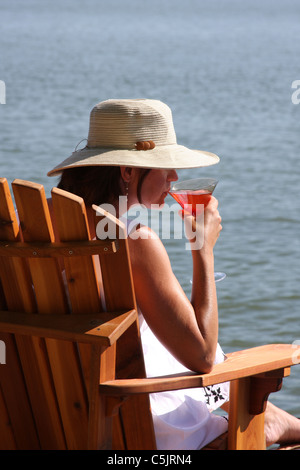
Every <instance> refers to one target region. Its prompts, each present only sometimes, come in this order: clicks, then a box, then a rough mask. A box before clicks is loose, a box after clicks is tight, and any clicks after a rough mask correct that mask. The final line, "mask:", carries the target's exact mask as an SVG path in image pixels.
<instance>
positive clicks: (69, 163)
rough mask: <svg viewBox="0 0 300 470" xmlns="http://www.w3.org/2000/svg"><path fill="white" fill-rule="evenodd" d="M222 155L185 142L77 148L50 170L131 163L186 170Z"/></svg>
mask: <svg viewBox="0 0 300 470" xmlns="http://www.w3.org/2000/svg"><path fill="white" fill-rule="evenodd" d="M219 160H220V159H219V157H218V156H217V155H215V154H214V153H210V152H206V151H203V150H191V149H188V148H187V147H185V146H183V145H177V144H172V145H160V146H156V147H155V148H154V149H152V150H137V149H120V148H119V149H114V148H88V147H85V148H84V149H82V150H77V151H75V152H73V153H72V155H71V156H70V157H69V158H67V159H66V160H64V161H63V162H62V163H60V164H59V165H57V166H56V167H54V168H53V169H52V170H50V171H49V172H48V176H57V175H59V174H60V173H61V172H62V171H63V170H66V169H68V168H77V167H84V166H128V167H137V168H153V169H155V168H160V169H178V170H179V169H184V168H197V167H206V166H210V165H215V164H216V163H218V162H219Z"/></svg>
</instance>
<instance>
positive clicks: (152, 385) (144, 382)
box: [100, 344, 300, 395]
mask: <svg viewBox="0 0 300 470" xmlns="http://www.w3.org/2000/svg"><path fill="white" fill-rule="evenodd" d="M299 353H300V347H299V346H298V347H295V345H291V344H270V345H265V346H258V347H256V348H252V349H247V350H243V351H238V352H234V353H230V354H228V355H227V360H226V361H225V362H223V363H221V364H217V365H215V366H214V368H213V371H212V372H210V373H209V374H200V375H199V374H195V373H193V372H191V374H190V375H186V374H185V375H184V374H177V375H175V376H163V377H155V378H147V379H120V380H114V381H112V382H107V383H102V384H101V385H100V389H101V393H107V394H108V395H127V394H139V393H155V392H162V391H167V390H179V389H182V388H195V387H207V386H209V385H214V384H218V383H223V382H227V381H231V380H235V379H238V378H243V377H249V376H252V375H256V374H262V373H264V372H268V371H272V370H277V369H283V368H286V367H290V366H292V365H295V364H296V362H295V359H294V358H295V357H296V356H297V354H298V355H299Z"/></svg>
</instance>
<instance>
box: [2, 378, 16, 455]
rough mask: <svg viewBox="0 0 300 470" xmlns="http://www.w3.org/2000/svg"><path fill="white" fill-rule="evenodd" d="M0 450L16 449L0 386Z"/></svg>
mask: <svg viewBox="0 0 300 470" xmlns="http://www.w3.org/2000/svg"><path fill="white" fill-rule="evenodd" d="M0 416H1V425H0V450H17V445H16V441H15V438H14V435H13V430H12V426H11V422H10V417H9V414H8V410H7V407H6V403H5V400H4V395H3V393H2V390H1V386H0Z"/></svg>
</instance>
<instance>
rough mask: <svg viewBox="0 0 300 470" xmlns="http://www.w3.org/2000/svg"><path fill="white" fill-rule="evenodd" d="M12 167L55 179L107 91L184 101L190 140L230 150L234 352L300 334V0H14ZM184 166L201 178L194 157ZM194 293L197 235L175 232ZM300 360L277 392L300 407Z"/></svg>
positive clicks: (227, 190)
mask: <svg viewBox="0 0 300 470" xmlns="http://www.w3.org/2000/svg"><path fill="white" fill-rule="evenodd" d="M0 15H1V21H0V25H1V26H0V80H2V81H3V82H5V85H6V104H0V168H1V176H5V177H6V178H7V179H8V181H9V182H11V181H12V180H13V179H14V178H22V179H28V180H32V181H36V182H41V183H43V184H44V185H45V189H46V192H47V193H49V191H50V189H51V187H52V186H54V185H55V184H56V181H57V180H56V179H55V178H54V179H53V178H48V177H47V176H46V173H47V171H48V170H49V169H51V168H52V167H53V166H55V165H56V164H57V163H59V162H60V161H61V160H63V159H64V158H66V157H67V156H69V155H70V153H71V152H72V151H73V149H74V147H75V146H76V144H77V143H78V142H79V141H80V140H81V139H83V138H85V137H87V132H88V120H89V113H90V110H91V108H92V107H93V106H94V105H95V104H96V103H97V102H99V101H102V100H105V99H107V98H116V97H118V98H128V97H130V98H141V97H148V98H155V99H160V100H162V101H164V102H166V103H167V104H169V106H170V107H171V108H172V110H173V117H174V123H175V128H176V132H177V139H178V142H179V143H181V144H183V145H187V146H189V147H191V148H197V149H205V150H209V151H212V152H215V153H217V154H218V155H220V158H221V162H220V164H219V165H217V166H215V167H211V168H207V169H205V170H202V169H197V170H196V171H193V174H192V176H193V177H194V176H201V175H205V176H206V175H207V176H208V175H210V176H213V177H216V178H218V179H219V181H220V182H219V184H218V186H217V189H216V191H215V195H216V197H217V198H218V199H219V208H220V213H221V215H222V219H223V221H222V225H223V231H222V234H221V237H220V238H219V240H218V243H217V246H216V250H215V258H216V260H215V266H216V269H217V270H219V271H225V272H226V273H227V278H226V279H225V280H224V281H222V283H219V284H218V296H219V314H220V342H221V344H222V346H223V348H224V350H225V351H226V352H229V351H232V350H237V349H242V348H247V347H251V346H256V345H260V344H265V343H273V342H287V343H292V342H293V341H300V321H299V312H300V292H299V285H300V269H299V254H300V243H299V232H300V216H299V213H300V197H299V195H300V194H299V183H298V182H299V176H300V171H299V157H300V155H299V153H300V152H299V141H300V132H299V131H300V105H295V104H293V103H292V100H291V97H292V93H293V91H294V90H292V88H291V85H292V82H293V81H295V80H299V79H300V66H299V57H300V40H299V39H300V37H299V36H300V28H299V18H300V3H299V2H297V0H285V1H279V0H264V1H263V2H262V1H260V0H251V1H250V0H243V1H239V0H223V1H222V0H210V1H209V2H208V1H203V0H198V1H196V0H185V1H184V2H183V1H181V0H151V2H145V1H144V2H142V1H140V0H110V1H103V0H85V1H83V0H59V1H58V0H51V1H50V0H49V1H46V0H44V1H41V0H27V1H24V0H1V4H0ZM180 177H181V178H189V177H191V172H190V171H185V170H182V171H181V172H180ZM165 243H166V247H167V249H168V251H169V253H170V257H171V260H172V265H173V268H174V271H175V273H176V275H177V276H178V278H179V280H180V282H181V283H182V285H183V287H184V289H185V290H186V292H187V293H188V294H189V292H190V284H189V280H190V270H191V259H190V254H189V253H188V252H187V251H186V250H185V249H184V243H185V242H184V240H170V241H169V242H168V241H166V242H165ZM299 384H300V369H299V368H297V367H294V368H293V369H292V374H291V378H290V379H287V380H285V382H284V387H283V390H282V391H281V392H280V393H278V394H276V395H273V396H272V401H273V402H274V403H276V404H277V405H279V406H282V407H283V408H285V409H286V410H288V411H291V412H293V413H295V414H296V415H298V416H300V401H299V399H298V395H299V389H300V386H299Z"/></svg>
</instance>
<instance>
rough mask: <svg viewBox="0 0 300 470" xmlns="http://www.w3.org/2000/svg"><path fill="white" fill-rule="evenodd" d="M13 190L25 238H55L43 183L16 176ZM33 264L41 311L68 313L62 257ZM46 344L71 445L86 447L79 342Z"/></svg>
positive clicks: (25, 239) (29, 239)
mask: <svg viewBox="0 0 300 470" xmlns="http://www.w3.org/2000/svg"><path fill="white" fill-rule="evenodd" d="M13 190H14V195H15V200H16V204H17V208H18V213H19V217H20V222H21V227H22V234H23V238H24V241H25V242H32V241H39V242H47V243H49V242H53V241H54V232H53V228H52V224H51V219H50V214H49V209H48V205H47V201H46V197H45V192H44V188H43V186H41V185H38V184H34V183H28V182H24V181H22V180H15V181H14V182H13ZM37 222H38V223H37ZM29 266H30V271H31V275H32V280H33V285H34V289H35V294H36V298H37V305H38V311H39V314H51V313H53V312H55V314H66V313H68V303H67V296H66V292H65V288H64V283H63V279H62V273H61V266H60V264H59V263H58V261H57V260H56V259H30V260H29ZM46 348H47V352H48V357H49V363H50V366H51V371H52V376H53V381H54V386H55V391H56V395H57V400H58V403H59V411H60V414H61V418H62V423H63V429H64V433H65V438H66V442H67V447H68V449H81V448H85V447H86V439H87V418H88V415H87V400H86V391H85V387H84V383H83V378H82V375H81V370H80V365H79V358H78V351H77V348H76V345H74V344H73V343H70V342H66V341H56V340H52V339H46Z"/></svg>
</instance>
